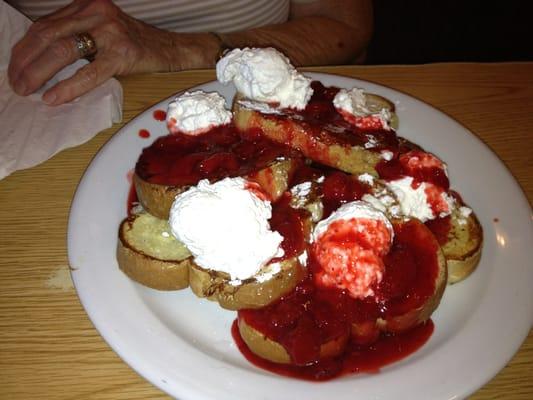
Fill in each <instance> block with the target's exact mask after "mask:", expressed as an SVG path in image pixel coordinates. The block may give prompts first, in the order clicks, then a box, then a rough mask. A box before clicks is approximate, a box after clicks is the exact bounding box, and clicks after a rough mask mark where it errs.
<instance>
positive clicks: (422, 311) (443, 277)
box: [378, 247, 448, 333]
mask: <svg viewBox="0 0 533 400" xmlns="http://www.w3.org/2000/svg"><path fill="white" fill-rule="evenodd" d="M437 260H438V261H437V262H438V273H437V277H436V279H435V290H434V292H433V295H431V296H430V297H429V298H428V299H427V300H426V302H425V303H424V304H423V305H422V306H420V307H418V308H415V309H413V310H410V311H408V312H407V313H405V314H402V315H397V316H394V317H391V318H387V319H381V318H380V319H378V326H379V328H380V330H382V331H385V332H393V333H400V332H405V331H407V330H409V329H412V328H413V327H415V326H416V325H418V324H420V323H423V322H425V321H427V320H428V319H429V318H430V317H431V315H432V314H433V312H434V311H435V310H436V309H437V307H438V306H439V304H440V301H441V299H442V296H443V294H444V290H445V289H446V283H447V279H448V266H447V263H446V259H445V258H444V254H443V252H442V249H441V248H440V247H439V249H438V251H437Z"/></svg>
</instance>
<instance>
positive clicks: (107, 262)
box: [68, 74, 533, 400]
mask: <svg viewBox="0 0 533 400" xmlns="http://www.w3.org/2000/svg"><path fill="white" fill-rule="evenodd" d="M309 76H311V77H313V78H315V79H319V80H321V81H322V82H323V83H324V84H326V85H335V86H340V87H347V88H350V87H353V86H358V87H363V88H365V89H366V90H368V91H370V92H374V93H378V94H381V95H383V96H385V97H387V98H389V99H391V100H393V101H394V102H395V103H396V106H397V112H398V115H399V118H400V129H399V131H398V133H399V135H401V136H405V137H407V138H408V139H411V140H413V141H414V142H416V143H418V144H420V145H421V146H423V147H424V148H425V149H426V150H428V151H431V152H434V153H436V154H437V155H438V156H439V157H441V158H442V159H443V160H445V161H446V162H447V163H448V166H449V174H450V179H451V183H452V187H453V188H454V189H456V190H458V191H459V192H460V193H461V194H462V195H463V198H464V199H465V201H466V202H467V203H468V204H470V205H471V206H472V207H473V209H474V210H475V211H476V213H477V215H478V217H479V219H480V221H481V224H482V225H483V229H484V234H485V244H484V249H483V256H482V260H481V264H480V265H479V267H478V269H477V270H476V272H475V273H474V274H473V275H472V276H470V277H469V278H468V279H467V280H465V281H463V282H461V283H459V284H457V285H454V286H452V287H448V288H447V290H446V292H445V294H444V298H443V300H442V303H441V306H440V307H439V308H438V310H437V311H436V313H435V314H434V316H433V320H434V322H435V326H436V328H435V332H434V334H433V336H432V337H431V339H430V340H429V342H428V343H426V345H424V346H423V347H422V348H421V349H420V350H419V351H418V352H416V353H415V354H413V355H412V356H410V357H408V358H407V359H405V360H403V361H401V362H398V363H396V364H393V365H390V366H388V367H386V368H384V369H383V370H382V371H381V372H380V373H378V374H370V375H367V374H362V375H351V376H345V377H342V378H340V379H337V380H333V381H330V382H325V383H310V382H306V381H299V380H295V379H289V378H283V377H280V376H277V375H273V374H270V373H269V372H267V371H263V370H260V369H258V368H256V367H254V366H253V365H251V364H250V363H248V362H247V361H246V360H245V359H244V358H243V357H242V356H241V354H240V353H239V351H238V350H237V348H236V346H235V344H234V342H233V340H232V338H231V334H230V326H231V323H232V321H233V320H234V318H235V316H236V313H234V312H230V311H224V310H222V309H221V308H219V307H218V306H217V305H216V304H213V303H211V302H208V301H206V300H200V299H198V298H196V297H195V296H194V295H193V294H192V293H191V292H190V291H189V290H183V291H180V292H173V293H162V292H158V291H155V290H151V289H148V288H145V287H142V286H140V285H138V284H136V283H134V282H132V281H131V280H129V279H128V278H127V277H126V276H125V275H124V274H123V273H122V272H121V271H120V270H119V269H118V266H117V262H116V260H115V248H116V244H117V229H118V226H119V223H120V221H121V220H122V219H123V218H124V217H125V216H126V203H127V195H128V189H129V183H128V179H127V176H128V173H129V172H130V171H131V170H132V168H133V167H134V165H135V161H136V159H137V157H138V156H139V154H140V152H141V149H142V148H143V147H146V146H148V145H149V144H150V143H151V141H152V140H153V139H154V138H155V137H157V136H161V135H164V134H166V128H165V124H164V123H163V122H159V121H156V120H155V119H154V118H153V116H152V113H153V111H154V110H157V109H163V110H166V107H167V104H168V101H169V99H167V100H164V101H162V102H161V103H159V104H156V105H154V106H153V107H152V108H150V109H148V110H146V111H145V112H143V113H142V114H141V115H139V116H138V117H137V118H135V119H134V120H132V121H131V122H130V123H128V124H127V125H126V126H125V127H124V128H123V129H121V130H120V132H118V133H117V134H116V135H115V136H114V137H113V138H112V139H111V140H110V141H109V142H108V143H107V144H106V145H105V146H104V147H103V148H102V149H101V151H100V152H99V153H98V154H97V155H96V157H95V158H94V160H93V161H92V162H91V164H90V165H89V167H88V169H87V171H86V173H85V175H84V176H83V179H82V180H81V182H80V184H79V187H78V190H77V191H76V195H75V197H74V200H73V202H72V209H71V213H70V219H69V225H68V253H69V260H70V265H71V266H72V267H73V268H75V270H74V271H73V273H72V277H73V280H74V283H75V286H76V289H77V291H78V294H79V297H80V299H81V302H82V304H83V306H84V307H85V309H86V311H87V314H88V315H89V317H90V319H91V320H92V322H93V323H94V325H95V327H96V329H97V330H98V331H99V332H100V334H101V335H102V336H103V337H104V339H105V340H106V341H107V343H109V345H110V346H111V347H112V348H113V350H114V351H115V352H117V353H118V354H119V355H120V357H122V359H123V360H124V361H125V362H126V363H128V364H129V365H130V366H131V367H132V368H134V369H135V370H136V371H137V372H138V373H139V374H141V375H142V376H143V377H145V378H146V379H147V380H149V381H150V382H152V383H153V384H154V385H156V386H157V387H159V388H160V389H161V390H163V391H165V392H167V393H169V394H170V395H172V396H175V397H177V398H180V399H183V400H187V399H194V400H199V399H217V400H223V399H231V400H236V399H252V398H261V399H275V400H284V399H290V400H294V399H295V398H305V399H309V400H312V399H325V398H328V397H330V396H333V397H334V398H335V399H336V400H342V399H350V400H351V399H355V398H358V399H410V400H416V399H424V400H426V399H433V400H438V399H452V398H453V399H457V398H462V397H465V396H467V395H468V394H470V393H472V392H474V391H475V390H477V389H478V388H479V387H481V386H482V385H483V384H485V383H486V382H487V381H488V380H490V379H491V378H492V377H493V376H494V375H495V374H496V373H497V372H498V371H499V370H500V369H501V368H503V367H504V366H505V364H506V363H507V362H508V361H509V359H510V358H511V357H512V356H513V354H514V353H515V352H516V351H517V349H518V348H519V346H520V344H521V343H522V341H523V340H524V338H525V337H526V335H527V333H528V331H529V329H530V326H531V322H532V319H533V291H532V290H531V283H532V282H533V269H532V268H531V260H532V259H533V251H532V246H531V244H532V243H533V223H532V219H531V210H530V207H529V204H528V202H527V200H526V198H525V196H524V195H523V193H522V191H521V189H520V187H519V186H518V184H517V183H516V182H515V180H514V179H513V177H512V176H511V174H510V173H509V172H508V171H507V169H506V168H505V167H504V165H503V164H502V163H501V161H500V160H499V159H498V158H497V157H496V156H495V155H494V154H493V153H492V152H491V151H490V150H489V149H488V148H487V147H486V146H485V145H484V144H483V143H482V142H481V141H480V140H478V139H477V138H476V137H475V136H474V135H472V134H471V133H470V132H469V131H468V130H466V129H465V128H464V127H463V126H461V125H460V124H458V123H457V122H456V121H454V120H452V119H451V118H449V117H448V116H446V115H444V114H442V113H441V112H439V111H437V110H436V109H434V108H432V107H431V106H429V105H427V104H425V103H423V102H421V101H419V100H416V99H414V98H412V97H410V96H407V95H405V94H402V93H399V92H397V91H394V90H392V89H389V88H386V87H383V86H379V85H376V84H372V83H369V82H365V81H360V80H354V79H349V78H344V77H339V76H333V75H325V74H309ZM198 88H199V89H203V90H205V91H213V90H216V91H219V92H220V93H222V94H223V95H224V96H225V97H226V98H227V99H228V106H229V104H230V99H231V98H232V96H233V94H234V92H233V89H232V88H229V87H223V86H221V85H220V84H218V83H217V82H211V83H208V84H205V85H201V86H199V87H198ZM140 129H147V130H149V131H150V133H151V138H150V139H148V140H147V139H142V138H141V137H139V135H138V132H139V130H140Z"/></svg>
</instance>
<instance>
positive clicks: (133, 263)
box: [117, 212, 193, 290]
mask: <svg viewBox="0 0 533 400" xmlns="http://www.w3.org/2000/svg"><path fill="white" fill-rule="evenodd" d="M117 261H118V265H119V267H120V269H121V270H122V271H123V272H124V273H125V274H126V275H127V276H128V277H130V278H131V279H133V280H134V281H136V282H139V283H141V284H143V285H145V286H148V287H150V288H152V289H157V290H179V289H184V288H186V287H188V286H189V267H190V266H191V265H192V264H193V261H192V256H191V253H190V252H189V251H188V250H187V248H186V247H185V246H184V245H183V244H181V243H180V242H179V241H177V240H176V239H175V238H174V236H172V235H171V234H170V227H169V225H168V223H167V221H165V220H161V219H159V218H156V217H154V216H152V215H151V214H149V213H146V212H142V213H139V214H133V215H132V216H130V217H128V218H126V219H124V220H123V221H122V223H121V224H120V227H119V232H118V243H117Z"/></svg>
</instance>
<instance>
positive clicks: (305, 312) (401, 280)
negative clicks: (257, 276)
mask: <svg viewBox="0 0 533 400" xmlns="http://www.w3.org/2000/svg"><path fill="white" fill-rule="evenodd" d="M395 235H396V236H395V241H394V243H393V246H392V249H391V251H390V252H389V254H388V255H387V256H386V257H385V259H384V263H385V268H386V269H385V274H384V279H383V280H382V281H381V283H380V284H378V285H377V287H376V288H375V293H376V294H375V296H372V297H367V298H365V299H362V300H360V299H354V298H352V297H350V296H349V295H348V294H347V293H346V291H342V290H338V289H334V288H322V287H320V286H316V285H314V284H313V278H312V275H313V273H315V272H316V271H317V268H320V266H318V265H317V264H316V260H314V259H313V255H312V253H311V254H310V259H309V270H310V277H309V278H308V279H307V280H305V281H304V282H302V283H300V284H299V285H298V286H297V287H296V288H295V290H294V291H292V292H291V293H289V294H288V295H286V296H284V297H283V298H282V299H280V300H279V301H278V302H275V303H274V304H270V305H268V306H267V307H264V308H261V309H257V310H241V311H239V313H238V318H239V319H243V320H244V321H246V323H247V324H248V325H249V326H251V327H252V328H254V329H256V330H258V331H259V332H261V333H262V334H264V335H265V336H266V337H268V338H270V339H272V340H275V341H276V342H278V343H280V344H281V345H283V347H284V348H285V349H286V351H287V353H288V354H289V355H290V356H291V360H292V364H291V365H280V364H275V363H271V362H269V361H265V360H262V359H260V358H259V357H257V356H255V355H253V354H252V353H251V352H250V350H249V349H248V348H247V347H246V345H245V344H244V342H243V341H242V338H240V337H239V334H238V330H237V329H236V328H235V327H234V328H233V335H234V337H235V340H236V342H237V344H238V347H239V349H240V350H241V352H242V353H243V354H244V355H245V357H246V358H247V359H248V360H250V361H251V362H252V363H254V364H255V365H257V366H259V367H262V368H265V369H267V370H269V371H272V372H276V373H279V374H282V375H287V376H292V377H297V378H301V379H309V380H326V379H331V378H333V377H335V376H338V375H341V374H346V373H351V372H374V371H377V370H379V369H380V368H381V367H383V366H385V365H387V364H389V363H391V362H394V361H397V360H399V359H401V358H404V357H406V356H407V355H409V354H411V353H412V352H414V351H416V350H417V349H418V348H420V347H421V346H422V345H423V344H424V343H425V342H426V341H427V340H428V339H429V337H430V335H431V333H432V332H433V324H432V323H431V322H430V321H429V322H427V323H425V324H422V325H418V326H415V327H414V328H409V329H408V330H407V331H406V332H404V333H401V334H391V333H387V334H385V333H381V334H379V333H378V331H377V328H376V325H375V322H376V320H377V318H381V319H384V320H386V321H387V324H388V326H390V328H391V329H394V330H396V331H398V332H399V331H403V330H405V329H403V328H404V327H402V323H403V322H402V321H401V319H396V318H395V317H396V316H401V315H403V314H404V313H407V312H409V311H410V310H413V309H415V308H417V307H420V306H421V305H423V304H424V302H425V301H427V300H428V298H429V296H431V295H432V294H433V292H434V290H435V279H436V276H437V275H436V274H437V273H438V264H437V258H436V256H435V253H436V251H437V248H438V244H437V243H436V241H435V239H434V237H433V236H432V234H431V232H429V230H428V229H427V228H426V227H425V226H424V225H423V224H421V223H419V222H414V221H413V222H407V223H405V224H403V225H397V226H395ZM346 336H351V338H350V340H349V341H348V343H347V345H346V347H345V348H344V349H343V351H342V352H341V353H340V355H337V356H335V357H333V358H331V357H330V358H321V357H320V351H321V346H322V345H324V344H326V343H328V342H331V341H332V340H341V339H342V338H343V337H346Z"/></svg>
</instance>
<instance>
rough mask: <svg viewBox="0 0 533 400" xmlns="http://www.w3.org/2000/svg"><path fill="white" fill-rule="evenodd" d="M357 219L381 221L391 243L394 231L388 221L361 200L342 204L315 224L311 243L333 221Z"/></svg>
mask: <svg viewBox="0 0 533 400" xmlns="http://www.w3.org/2000/svg"><path fill="white" fill-rule="evenodd" d="M359 218H365V219H374V220H378V221H382V222H383V223H384V224H385V226H386V227H387V229H388V230H389V232H390V237H391V243H392V240H393V238H394V230H393V227H392V224H391V222H390V221H389V219H388V218H387V217H386V216H385V214H384V213H383V212H382V211H380V210H378V209H377V208H375V207H374V206H373V205H372V204H370V203H368V202H366V201H361V200H357V201H352V202H349V203H345V204H343V205H342V206H340V207H339V208H338V209H337V210H335V211H334V212H333V213H331V214H330V216H329V217H327V218H326V219H323V220H322V221H320V222H319V223H318V224H316V226H315V229H314V231H313V236H312V240H313V242H316V241H317V240H318V239H319V238H320V236H321V235H322V234H323V233H324V232H326V231H327V229H328V227H329V226H330V225H331V224H332V223H333V222H334V221H338V220H346V221H347V220H350V219H359Z"/></svg>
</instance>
